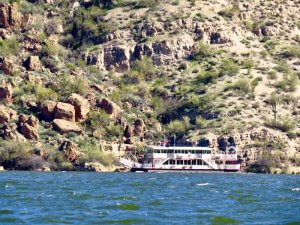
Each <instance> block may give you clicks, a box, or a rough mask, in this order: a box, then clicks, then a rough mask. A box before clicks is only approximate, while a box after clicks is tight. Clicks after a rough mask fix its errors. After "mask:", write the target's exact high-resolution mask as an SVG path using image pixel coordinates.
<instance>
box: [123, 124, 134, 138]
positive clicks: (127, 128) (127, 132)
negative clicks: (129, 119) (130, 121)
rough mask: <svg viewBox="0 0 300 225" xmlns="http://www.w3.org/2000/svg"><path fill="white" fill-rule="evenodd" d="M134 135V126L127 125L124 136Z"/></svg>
mask: <svg viewBox="0 0 300 225" xmlns="http://www.w3.org/2000/svg"><path fill="white" fill-rule="evenodd" d="M133 136H134V130H133V128H132V126H130V125H127V126H126V128H125V130H124V137H126V138H131V137H133Z"/></svg>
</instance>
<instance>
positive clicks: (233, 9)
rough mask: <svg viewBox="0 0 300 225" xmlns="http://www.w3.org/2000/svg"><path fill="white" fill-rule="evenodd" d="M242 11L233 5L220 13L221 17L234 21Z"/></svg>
mask: <svg viewBox="0 0 300 225" xmlns="http://www.w3.org/2000/svg"><path fill="white" fill-rule="evenodd" d="M239 11H240V9H239V7H238V5H233V6H231V7H227V8H226V9H223V10H221V11H219V12H218V14H219V15H220V16H223V17H226V18H229V19H232V18H233V17H234V16H235V15H236V14H237V13H239Z"/></svg>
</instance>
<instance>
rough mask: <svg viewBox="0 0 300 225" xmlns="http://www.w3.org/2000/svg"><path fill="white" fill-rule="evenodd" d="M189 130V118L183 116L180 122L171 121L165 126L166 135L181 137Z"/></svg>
mask: <svg viewBox="0 0 300 225" xmlns="http://www.w3.org/2000/svg"><path fill="white" fill-rule="evenodd" d="M190 128H191V124H190V118H189V117H187V116H185V117H183V119H182V120H173V121H171V122H170V123H169V124H168V125H167V133H168V134H170V135H173V134H175V135H176V136H178V137H181V136H183V135H184V134H185V133H186V132H187V131H188V130H189V129H190Z"/></svg>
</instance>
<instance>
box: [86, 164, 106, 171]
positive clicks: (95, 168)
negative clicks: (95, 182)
mask: <svg viewBox="0 0 300 225" xmlns="http://www.w3.org/2000/svg"><path fill="white" fill-rule="evenodd" d="M84 169H85V170H87V171H94V172H101V171H104V166H103V165H101V164H100V163H98V162H90V163H85V164H84Z"/></svg>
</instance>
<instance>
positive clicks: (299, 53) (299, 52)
mask: <svg viewBox="0 0 300 225" xmlns="http://www.w3.org/2000/svg"><path fill="white" fill-rule="evenodd" d="M281 55H282V56H284V57H287V58H289V57H295V58H298V59H299V58H300V47H299V46H296V45H295V46H288V47H286V48H285V49H284V50H283V52H282V53H281Z"/></svg>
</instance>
